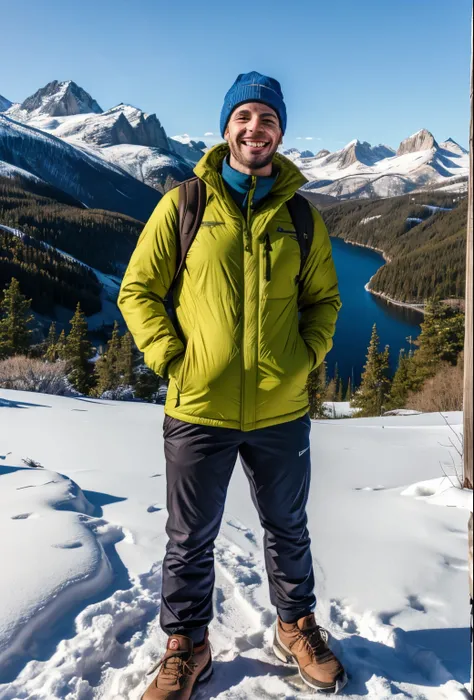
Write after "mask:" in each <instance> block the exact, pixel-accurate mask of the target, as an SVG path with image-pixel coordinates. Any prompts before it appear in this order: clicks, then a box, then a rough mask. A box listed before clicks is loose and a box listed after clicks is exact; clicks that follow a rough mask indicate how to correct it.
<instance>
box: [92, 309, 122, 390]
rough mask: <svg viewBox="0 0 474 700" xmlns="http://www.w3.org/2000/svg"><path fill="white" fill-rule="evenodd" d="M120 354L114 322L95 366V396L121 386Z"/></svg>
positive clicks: (118, 339) (117, 333) (118, 337)
mask: <svg viewBox="0 0 474 700" xmlns="http://www.w3.org/2000/svg"><path fill="white" fill-rule="evenodd" d="M120 352H121V343H120V336H119V331H118V323H117V321H115V323H114V328H113V331H112V337H111V338H110V340H109V342H108V343H107V349H106V351H105V353H103V354H102V355H101V357H100V358H99V359H98V360H97V362H96V364H95V374H96V381H97V385H96V388H95V394H96V395H97V396H101V395H102V394H103V393H104V391H109V390H114V389H117V387H118V386H119V385H120V384H121V376H120V371H119V360H120Z"/></svg>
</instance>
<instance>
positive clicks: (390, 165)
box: [284, 129, 469, 200]
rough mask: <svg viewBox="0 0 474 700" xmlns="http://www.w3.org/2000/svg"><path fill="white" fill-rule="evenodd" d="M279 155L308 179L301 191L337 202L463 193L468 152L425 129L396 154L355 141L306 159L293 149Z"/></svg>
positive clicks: (391, 150) (449, 140) (405, 140)
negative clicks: (425, 193) (424, 192)
mask: <svg viewBox="0 0 474 700" xmlns="http://www.w3.org/2000/svg"><path fill="white" fill-rule="evenodd" d="M284 153H285V154H286V155H287V156H288V157H289V158H291V160H292V161H293V162H294V163H295V164H296V165H297V166H298V167H299V168H300V170H301V172H302V173H303V175H305V177H306V178H307V179H308V180H309V182H308V184H307V185H304V186H303V190H306V191H308V192H311V193H314V194H316V193H317V194H320V195H326V196H328V195H329V196H332V197H334V198H336V199H340V200H345V199H370V198H378V197H382V198H384V197H394V196H400V195H403V194H408V193H409V192H413V191H421V190H430V191H432V190H438V191H444V192H450V191H451V192H466V191H467V178H468V172H469V155H468V152H467V151H466V150H465V149H464V148H463V147H462V146H460V145H459V144H458V143H456V141H454V140H453V139H451V138H449V139H447V140H446V141H443V142H442V143H438V142H437V141H436V139H435V138H434V136H433V134H431V132H429V131H427V130H426V129H421V130H420V131H418V132H416V133H415V134H413V135H412V136H409V137H408V138H407V139H404V140H403V141H402V142H401V143H400V145H399V147H398V149H397V150H396V151H395V150H394V149H393V148H390V147H389V146H384V145H379V146H371V145H370V144H369V143H367V142H366V141H364V142H361V141H359V140H357V139H355V140H353V141H351V142H350V143H348V144H347V145H346V146H344V148H341V149H340V150H339V151H335V152H333V153H330V152H329V151H326V150H325V151H320V152H319V153H318V154H316V155H315V156H313V157H309V158H308V157H305V156H304V155H303V153H299V152H298V151H297V150H296V149H291V151H290V152H288V151H284Z"/></svg>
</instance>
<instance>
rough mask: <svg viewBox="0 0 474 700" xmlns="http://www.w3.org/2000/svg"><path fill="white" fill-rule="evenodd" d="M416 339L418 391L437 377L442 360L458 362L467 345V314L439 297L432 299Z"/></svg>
mask: <svg viewBox="0 0 474 700" xmlns="http://www.w3.org/2000/svg"><path fill="white" fill-rule="evenodd" d="M416 342H417V345H418V350H416V352H415V354H414V364H415V368H416V371H415V373H414V377H413V380H414V383H413V386H412V387H411V389H412V391H417V390H418V389H420V388H421V385H422V384H423V382H424V381H425V380H426V379H428V378H429V377H433V376H434V375H435V374H436V372H437V370H438V368H439V365H440V363H441V362H449V363H450V364H451V365H455V364H456V362H457V358H458V356H459V353H460V352H461V351H462V349H463V347H464V314H463V313H462V312H460V311H459V310H457V309H454V308H453V307H451V306H448V304H443V303H442V302H440V301H439V300H433V299H432V300H430V301H429V302H428V303H427V305H426V309H425V318H424V321H423V323H422V324H421V334H420V336H419V337H418V339H417V341H416Z"/></svg>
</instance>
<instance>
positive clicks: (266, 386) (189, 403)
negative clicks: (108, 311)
mask: <svg viewBox="0 0 474 700" xmlns="http://www.w3.org/2000/svg"><path fill="white" fill-rule="evenodd" d="M227 153H228V147H227V144H219V145H218V146H216V147H214V148H213V149H211V150H210V151H208V153H206V155H205V156H204V157H203V158H202V159H201V161H200V162H199V163H198V164H197V166H196V168H195V170H194V172H195V173H196V175H197V176H198V177H200V178H201V179H202V180H204V181H205V183H206V185H207V203H206V209H205V212H204V217H203V221H202V225H201V227H200V229H199V230H198V232H197V234H196V237H195V239H194V241H193V243H192V245H191V248H190V249H189V252H188V254H187V257H186V264H185V267H184V268H183V271H182V273H181V275H180V279H179V281H178V284H177V285H176V289H175V293H174V303H175V307H176V313H177V318H178V322H179V326H180V335H181V336H182V338H183V339H184V343H183V342H182V341H181V340H180V338H179V337H178V335H177V333H176V331H175V329H174V327H173V324H172V323H171V321H170V319H169V317H168V315H167V313H166V311H165V307H164V304H163V300H164V298H165V296H166V294H167V292H168V289H169V287H170V285H171V282H172V281H173V277H174V273H175V269H176V256H177V252H176V251H177V246H176V241H177V240H179V233H178V188H175V189H173V190H171V191H170V192H168V193H167V194H165V195H164V197H163V198H162V199H161V201H160V202H159V204H158V206H157V207H156V209H155V211H154V212H153V214H152V215H151V217H150V219H149V221H148V223H147V224H146V226H145V228H144V230H143V232H142V234H141V236H140V239H139V241H138V244H137V247H136V249H135V251H134V253H133V255H132V257H131V259H130V263H129V265H128V268H127V271H126V273H125V276H124V279H123V282H122V287H121V290H120V295H119V300H118V303H119V307H120V309H121V311H122V313H123V316H124V318H125V320H126V322H127V325H128V327H129V329H130V331H131V333H132V335H133V337H134V339H135V342H136V344H137V345H138V347H139V348H140V350H141V351H143V352H144V354H145V362H146V363H147V365H148V366H149V367H150V368H151V369H152V370H154V371H155V372H156V373H157V374H159V375H160V376H167V373H169V377H170V384H169V389H168V397H167V400H166V407H165V412H166V413H167V414H168V415H170V416H172V417H174V418H178V419H180V420H183V421H187V422H189V423H199V424H204V425H214V426H221V427H225V428H236V429H240V430H254V429H255V428H264V427H266V426H269V425H276V424H278V423H284V422H286V421H289V420H293V419H295V418H299V417H300V416H303V415H304V414H305V413H306V412H307V411H308V395H307V391H306V389H305V384H306V381H307V378H308V373H309V372H310V371H312V370H313V369H315V367H317V366H318V365H319V364H320V363H321V362H322V361H323V359H324V357H325V355H326V353H327V352H328V351H329V350H330V349H331V347H332V337H333V335H334V330H335V323H336V318H337V313H338V310H339V308H340V299H339V292H338V286H337V278H336V272H335V269H334V264H333V259H332V254H331V244H330V240H329V236H328V234H327V231H326V227H325V225H324V223H323V220H322V218H321V216H320V215H319V213H318V212H317V211H316V210H313V218H314V239H313V244H312V247H311V251H310V253H309V256H308V259H307V261H306V264H305V267H304V270H303V274H302V280H301V282H302V284H301V291H300V293H299V285H298V280H297V276H298V273H299V271H300V260H301V258H300V247H299V245H298V242H297V240H296V236H295V235H294V227H293V225H292V223H291V218H290V215H289V212H288V209H287V207H286V206H284V204H285V202H286V201H287V200H288V199H290V198H291V197H292V196H293V194H294V193H295V192H296V190H297V189H298V188H299V187H301V185H302V184H303V183H304V182H306V180H305V178H304V177H303V176H302V175H301V173H300V171H299V170H298V168H297V167H296V166H295V165H293V163H291V161H289V160H288V159H287V158H285V157H283V156H281V155H279V154H276V155H275V158H274V164H275V166H276V168H277V169H278V177H277V180H276V182H275V184H274V186H273V188H272V191H271V193H270V195H269V196H268V197H267V198H266V199H265V201H264V202H263V203H262V205H261V206H260V207H259V208H258V209H257V210H256V211H252V210H250V209H249V210H248V213H247V217H244V216H243V215H242V213H241V211H240V210H239V209H238V207H237V205H236V204H235V203H234V200H233V199H232V197H231V195H230V194H229V192H228V190H227V188H226V186H225V184H224V181H223V179H222V177H221V174H220V171H221V164H222V160H223V158H224V157H225V155H226V154H227ZM255 183H256V179H255V182H254V186H255ZM251 199H252V191H251V192H250V195H249V197H248V200H249V202H250V201H251ZM292 232H293V235H292ZM267 233H268V234H269V237H270V245H271V250H267V251H266V250H265V238H266V234H267ZM267 248H269V246H268V243H267ZM268 255H269V256H270V260H269V262H270V265H271V270H270V272H271V275H270V281H266V271H267V267H266V266H267V265H268ZM298 311H299V312H300V313H298Z"/></svg>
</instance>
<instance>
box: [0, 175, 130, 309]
mask: <svg viewBox="0 0 474 700" xmlns="http://www.w3.org/2000/svg"><path fill="white" fill-rule="evenodd" d="M142 228H143V224H142V223H141V222H139V221H136V220H135V219H132V218H130V217H128V216H125V215H123V214H116V213H113V212H108V211H103V210H96V209H87V208H85V207H84V206H83V205H81V204H80V203H78V202H76V201H75V200H73V199H72V198H71V197H69V196H67V195H64V193H61V192H59V191H58V190H56V189H54V188H50V187H49V186H48V185H43V184H41V183H35V182H32V181H29V180H23V179H20V178H16V179H14V180H11V179H8V178H0V289H3V288H4V287H5V285H6V284H7V283H8V282H9V281H10V280H11V278H12V277H16V278H17V279H18V281H19V282H20V284H21V288H22V290H23V291H24V293H25V294H26V296H27V297H28V298H31V299H32V308H33V309H34V310H35V311H38V312H40V313H45V314H49V313H50V312H51V311H52V309H53V306H54V305H55V304H59V305H61V306H64V307H66V308H69V309H74V308H75V307H76V305H77V303H78V302H80V303H81V307H82V309H83V310H84V311H85V313H86V314H88V315H89V314H92V313H95V312H97V311H99V310H100V308H101V302H100V298H99V297H100V291H101V286H100V284H99V283H98V280H97V278H96V276H95V275H94V273H93V272H92V271H91V270H90V269H89V268H88V267H86V265H90V266H91V267H95V268H97V269H99V270H101V271H103V272H109V273H117V274H119V275H120V274H121V272H122V271H123V269H124V267H125V265H126V264H127V262H128V259H129V257H130V255H131V253H132V251H133V249H134V247H135V244H136V241H137V237H138V235H139V234H140V232H141V230H142ZM9 229H13V230H9ZM51 246H52V247H51ZM56 248H57V249H59V250H60V251H64V252H66V253H69V254H70V255H72V256H73V257H74V258H77V259H78V260H79V261H81V263H85V265H82V264H80V263H79V262H75V261H72V260H70V259H68V258H67V257H66V256H64V255H61V253H60V252H58V251H57V250H55V249H56Z"/></svg>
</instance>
